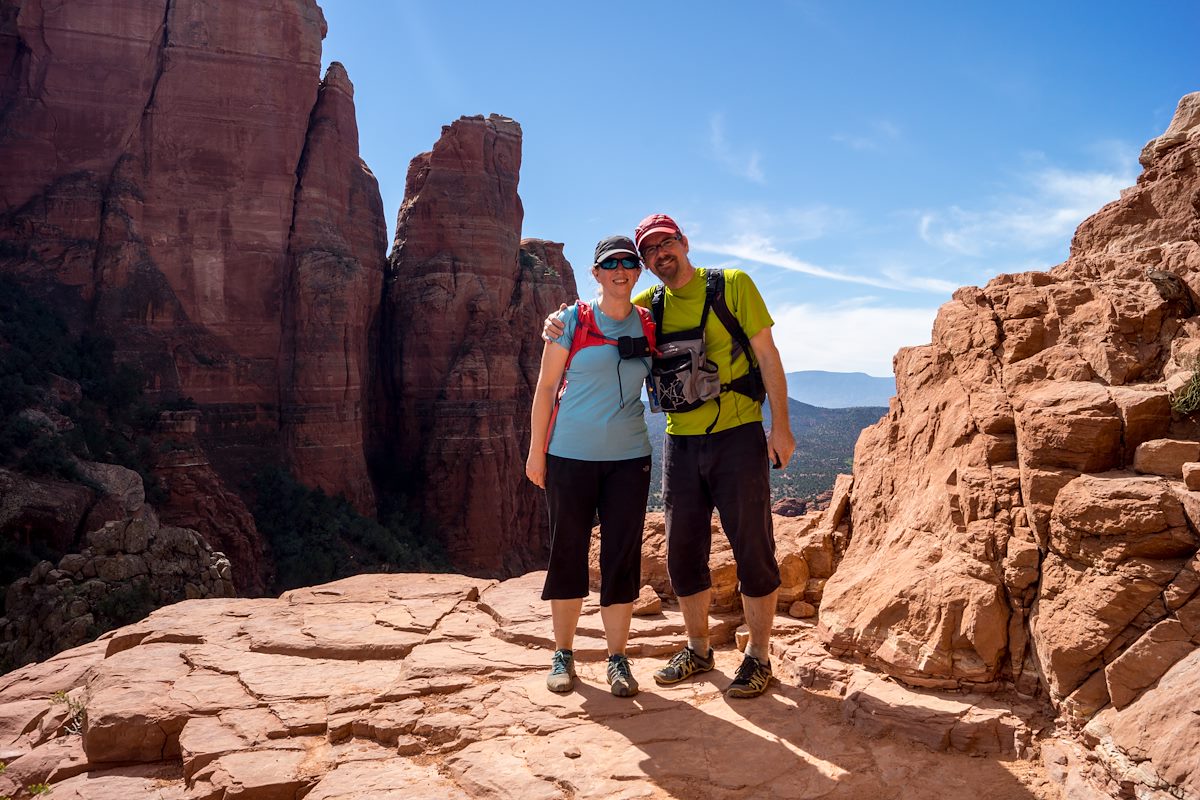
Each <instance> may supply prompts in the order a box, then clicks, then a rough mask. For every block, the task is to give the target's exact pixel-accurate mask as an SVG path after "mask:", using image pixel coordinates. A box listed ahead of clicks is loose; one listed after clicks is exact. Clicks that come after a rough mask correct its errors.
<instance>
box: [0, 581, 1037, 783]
mask: <svg viewBox="0 0 1200 800" xmlns="http://www.w3.org/2000/svg"><path fill="white" fill-rule="evenodd" d="M543 579H544V574H543V573H531V574H530V575H527V576H524V577H521V578H515V579H512V580H508V581H505V582H503V583H496V582H493V581H488V580H483V579H473V578H465V577H462V576H457V575H387V576H383V575H373V576H372V575H361V576H357V577H354V578H348V579H346V580H342V581H338V582H337V583H331V584H326V585H324V586H318V587H314V588H311V589H301V590H296V591H292V592H288V593H286V594H284V595H283V596H282V597H280V598H279V599H278V600H221V599H215V600H207V601H203V602H197V601H191V602H184V603H180V604H177V605H174V606H171V607H169V608H164V609H161V610H159V611H157V612H155V613H154V614H153V615H151V616H150V617H149V618H147V619H146V620H144V621H142V622H140V623H138V624H136V625H132V626H129V627H126V628H122V629H120V630H118V631H115V632H113V633H112V634H110V635H109V636H107V637H106V638H104V639H102V640H100V641H97V642H94V643H92V644H89V645H85V646H83V647H81V648H78V649H76V650H72V651H69V652H67V653H63V654H61V655H60V656H58V657H56V658H55V659H53V660H51V661H48V662H46V663H44V664H38V665H33V666H30V667H27V668H25V669H22V670H18V671H17V672H14V673H12V674H10V675H7V676H4V677H3V678H0V707H2V708H3V709H4V710H3V713H2V714H0V760H2V761H4V762H5V763H6V764H7V769H6V770H5V771H4V772H3V773H2V774H0V795H4V794H11V795H14V796H16V795H17V793H18V791H19V790H21V789H22V787H26V786H29V785H30V784H34V783H39V782H48V783H49V784H50V785H51V787H52V796H53V797H55V798H84V797H86V798H88V800H106V798H121V799H122V800H124V798H129V797H140V796H150V797H157V798H163V800H182V798H185V797H191V798H199V797H211V798H219V797H226V798H230V797H238V796H243V797H264V798H265V797H289V798H291V797H300V796H303V797H306V798H309V800H313V799H314V798H317V799H319V800H333V799H334V798H356V800H363V799H369V798H385V797H401V796H403V797H418V796H419V797H438V798H509V797H521V798H526V797H529V798H534V797H537V798H547V800H550V799H558V798H577V799H580V800H581V799H582V798H605V799H607V798H611V797H648V798H658V797H703V798H711V799H712V800H734V798H744V797H823V798H829V799H830V800H852V799H853V798H864V797H889V798H895V800H918V799H919V800H924V799H925V798H929V797H980V798H986V799H987V800H1057V798H1058V797H1059V795H1058V792H1057V790H1056V788H1055V787H1054V786H1052V785H1049V784H1048V782H1047V781H1046V779H1045V777H1044V773H1043V770H1042V769H1041V768H1040V767H1039V765H1038V764H1037V763H1036V762H1031V761H1018V760H1014V756H1016V755H1018V751H1019V752H1021V753H1026V754H1028V747H1029V744H1030V738H1031V732H1032V729H1031V727H1030V725H1029V724H1028V722H1027V721H1026V720H1023V719H1022V718H1020V717H1019V716H1018V714H1016V713H1014V712H1013V711H1012V710H1008V709H1004V708H1001V707H998V706H997V705H996V704H992V703H989V702H988V701H987V699H986V698H978V697H970V696H964V697H960V698H953V699H949V700H946V701H944V702H940V703H939V702H935V701H934V700H933V699H931V698H928V697H921V698H917V697H914V694H915V693H913V692H909V693H908V694H907V695H904V694H903V693H901V692H897V691H895V689H894V685H890V682H885V681H880V680H874V681H872V680H870V678H869V676H862V675H859V674H854V675H852V680H853V683H852V691H853V695H854V700H853V701H852V702H853V706H852V707H853V708H854V709H857V710H856V711H855V712H854V715H853V716H852V717H845V716H843V708H844V707H846V706H845V704H844V703H843V702H840V701H839V692H838V691H836V690H825V689H822V688H819V687H816V686H813V687H812V688H809V689H800V688H797V686H796V685H795V683H794V682H793V681H792V680H790V679H789V680H786V681H783V682H780V683H776V684H775V685H773V686H772V688H771V689H770V690H769V691H768V693H767V695H766V696H764V697H761V698H758V699H756V700H753V701H746V702H745V703H740V704H737V703H735V702H733V701H728V700H726V699H725V698H724V696H723V695H722V693H721V692H722V690H723V688H724V686H725V685H726V683H727V682H728V680H729V679H730V677H731V676H732V674H733V672H734V670H735V669H736V667H737V664H738V661H739V659H740V654H739V653H738V652H737V651H736V650H734V649H733V648H732V647H731V646H730V644H729V642H730V640H731V639H732V635H733V627H734V625H736V623H737V621H738V619H737V618H736V617H731V616H729V615H717V616H713V617H712V618H711V625H712V631H713V634H714V644H715V645H716V646H717V648H718V649H717V653H716V665H717V666H716V670H714V671H713V672H710V673H706V674H705V675H704V676H701V677H700V678H698V679H693V680H690V681H685V682H683V683H680V684H678V685H676V686H671V687H656V686H654V685H653V682H652V681H651V680H650V675H649V673H650V671H651V670H652V669H655V668H657V667H658V666H660V665H661V664H662V663H663V657H664V655H665V653H667V652H670V651H672V650H674V649H675V648H677V647H678V646H679V643H680V641H681V638H682V630H683V625H682V619H681V616H680V614H679V612H678V611H676V610H673V609H670V608H668V609H666V610H664V611H662V612H660V613H657V614H652V615H650V616H640V617H635V618H634V621H633V628H632V631H631V637H630V640H629V641H630V653H631V654H632V661H633V671H634V674H635V675H636V676H637V677H638V678H639V679H640V680H641V682H642V692H641V694H639V695H638V696H637V697H636V698H633V699H628V698H617V697H613V696H612V695H611V694H609V691H608V686H607V685H606V683H605V678H604V660H603V659H604V642H603V624H602V620H601V619H600V614H599V606H598V604H597V598H596V596H595V595H594V594H593V595H592V596H591V597H590V598H589V599H588V600H587V601H585V604H584V608H583V615H582V617H581V619H580V625H579V631H578V634H577V637H576V640H575V653H576V658H577V662H576V664H577V670H578V681H577V684H576V690H575V691H574V692H572V693H570V694H566V695H556V694H552V693H551V692H549V691H547V689H546V683H545V672H546V669H547V666H548V664H549V658H550V653H551V648H552V647H553V644H552V635H551V626H550V620H549V618H548V615H547V604H546V603H544V602H542V601H540V600H538V599H537V597H538V593H539V591H540V585H541V581H542V580H543ZM778 626H779V629H780V632H781V634H782V635H781V637H780V638H781V640H782V638H784V635H785V636H786V638H788V639H790V640H792V641H794V642H795V643H794V644H792V645H788V646H787V649H788V650H795V651H796V652H797V653H801V654H802V653H804V652H808V651H807V650H806V649H805V648H806V647H807V648H811V647H816V644H815V642H814V641H813V640H812V632H813V628H812V626H811V625H809V624H807V623H804V622H799V621H795V620H788V619H786V618H783V617H780V618H778ZM804 642H807V644H804ZM781 647H782V645H781ZM774 655H775V657H776V659H777V661H776V663H777V664H778V665H779V666H780V668H781V669H783V668H784V667H785V664H787V663H790V662H791V661H792V659H791V657H790V656H788V655H787V654H785V652H784V649H777V650H776V651H775V653H774ZM826 660H827V661H829V659H828V655H827V654H826ZM825 669H826V672H830V671H832V670H833V669H835V665H831V664H828V663H827V664H826V665H825ZM906 703H907V704H908V705H907V706H905V704H906ZM906 707H907V708H908V709H909V711H908V713H907V714H906V713H905V708H906ZM892 731H894V732H896V733H897V734H901V733H903V734H912V733H917V734H919V735H920V739H921V741H922V742H923V743H925V744H926V745H928V747H926V746H923V745H922V744H914V743H912V742H911V741H909V740H908V739H907V738H906V737H905V736H901V735H893V736H888V737H886V738H880V736H879V734H880V733H881V732H892ZM930 748H932V749H933V750H937V751H940V752H931V749H930ZM967 754H971V755H974V756H977V757H974V758H972V757H969V756H968V755H967ZM1001 755H1003V756H1004V757H1005V760H1004V761H999V760H996V757H997V756H1001ZM718 762H719V766H715V765H717V764H718Z"/></svg>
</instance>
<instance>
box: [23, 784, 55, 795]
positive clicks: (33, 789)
mask: <svg viewBox="0 0 1200 800" xmlns="http://www.w3.org/2000/svg"><path fill="white" fill-rule="evenodd" d="M26 788H28V789H29V793H30V794H32V795H39V794H50V784H48V783H31V784H29V786H28V787H26Z"/></svg>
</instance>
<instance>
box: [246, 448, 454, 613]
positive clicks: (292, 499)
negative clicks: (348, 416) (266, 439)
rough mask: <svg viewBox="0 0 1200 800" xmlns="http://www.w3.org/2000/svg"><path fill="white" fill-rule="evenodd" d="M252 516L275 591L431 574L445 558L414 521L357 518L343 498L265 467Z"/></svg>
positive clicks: (399, 516)
mask: <svg viewBox="0 0 1200 800" xmlns="http://www.w3.org/2000/svg"><path fill="white" fill-rule="evenodd" d="M253 493H254V503H253V508H252V510H253V513H254V521H255V523H256V524H257V526H258V529H259V531H261V532H262V534H263V535H264V536H265V537H266V538H267V541H269V542H270V544H271V551H272V553H273V554H274V557H275V574H276V587H275V588H276V589H277V590H278V591H284V590H286V589H295V588H297V587H300V586H311V585H313V584H318V583H326V582H328V581H332V580H337V579H338V578H345V577H347V576H350V575H357V574H359V573H363V572H411V571H416V572H437V571H443V570H444V569H445V568H446V566H445V564H446V559H445V556H444V554H443V553H442V551H441V548H440V546H439V545H438V544H436V543H435V542H434V541H433V540H432V538H431V537H422V536H420V535H419V533H417V532H416V525H415V524H414V522H413V521H412V520H411V519H410V518H408V517H406V516H404V515H403V514H399V513H391V514H389V515H388V516H387V517H386V518H385V519H386V521H385V522H382V523H381V522H377V521H376V520H373V519H369V518H367V517H364V516H362V515H360V514H359V513H358V512H357V511H355V510H354V506H352V505H351V504H350V502H349V501H348V500H346V499H345V498H344V497H330V496H328V495H326V494H325V493H324V492H322V491H321V490H319V489H309V488H308V487H306V486H303V485H302V484H300V483H299V482H298V481H296V479H295V478H293V477H292V476H291V474H289V473H288V472H287V471H286V470H283V469H279V468H271V469H266V470H263V471H262V472H260V473H258V474H257V475H256V476H255V477H254V480H253Z"/></svg>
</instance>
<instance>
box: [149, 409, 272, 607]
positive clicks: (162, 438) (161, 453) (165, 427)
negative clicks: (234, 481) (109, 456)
mask: <svg viewBox="0 0 1200 800" xmlns="http://www.w3.org/2000/svg"><path fill="white" fill-rule="evenodd" d="M199 418H200V412H199V411H164V412H163V413H162V414H160V415H159V421H158V428H157V430H156V431H155V435H154V443H155V458H154V476H155V477H156V478H158V480H159V483H160V485H161V486H162V488H163V489H164V491H165V493H166V499H165V500H164V501H163V502H162V503H160V504H159V505H158V506H157V508H156V510H157V512H158V517H159V519H160V520H161V521H162V522H163V524H165V525H171V526H174V527H177V528H189V529H191V530H194V531H196V532H197V533H199V534H200V536H201V537H203V538H204V541H205V542H207V543H208V545H209V546H210V547H211V548H212V549H213V550H216V551H218V552H220V553H223V554H224V555H225V557H226V558H228V559H229V563H230V566H231V568H232V570H233V585H234V588H235V589H236V590H237V592H238V594H240V595H242V596H252V597H256V596H261V595H263V594H266V593H267V590H268V588H269V587H270V586H271V584H272V581H274V579H275V571H274V568H273V564H274V562H273V561H272V559H271V557H270V553H269V548H268V547H267V542H266V539H265V538H264V537H263V535H262V534H261V533H260V532H259V530H258V526H257V525H255V523H254V517H253V516H252V515H251V514H250V510H249V509H248V508H246V504H245V503H243V502H242V499H241V498H240V497H238V496H237V495H236V494H234V493H233V492H232V491H230V489H229V488H228V487H227V486H226V485H225V482H224V481H222V480H221V477H220V476H219V475H217V473H216V470H214V469H213V468H212V465H211V464H210V463H209V460H208V456H207V455H206V454H205V452H204V449H203V448H202V447H200V445H199V443H198V442H197V441H196V427H197V422H198V421H199Z"/></svg>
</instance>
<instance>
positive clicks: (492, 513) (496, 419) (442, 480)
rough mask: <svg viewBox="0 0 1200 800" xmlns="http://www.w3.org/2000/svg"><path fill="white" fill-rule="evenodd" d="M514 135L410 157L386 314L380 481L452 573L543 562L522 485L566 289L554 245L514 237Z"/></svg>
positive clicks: (484, 129)
mask: <svg viewBox="0 0 1200 800" xmlns="http://www.w3.org/2000/svg"><path fill="white" fill-rule="evenodd" d="M520 165H521V128H520V126H519V125H518V124H517V123H516V122H514V121H512V120H510V119H507V118H505V117H500V116H496V115H492V116H490V117H488V118H487V119H484V118H483V117H463V118H461V119H459V120H458V121H457V122H455V123H454V124H452V125H449V126H446V127H445V128H443V129H442V136H441V138H440V139H439V140H438V142H437V144H436V145H434V148H433V150H432V151H431V152H429V153H424V154H421V155H419V156H417V157H416V158H414V159H413V161H412V164H411V165H410V167H409V171H408V182H407V186H406V188H405V199H404V204H403V206H402V207H401V209H400V215H399V219H398V221H397V224H396V238H395V246H394V249H393V250H392V254H391V257H390V267H389V272H388V282H387V286H386V288H385V296H384V307H383V311H382V338H381V344H380V354H381V365H382V366H381V370H380V377H379V380H380V383H379V387H378V392H377V396H378V397H379V398H380V401H379V404H378V405H379V413H378V430H379V444H380V446H381V450H380V458H379V462H383V461H386V460H388V459H394V460H396V461H398V462H399V464H400V466H399V468H398V469H395V470H393V471H392V472H391V473H390V474H388V475H383V474H380V475H379V476H378V477H379V478H380V480H381V485H383V483H384V482H386V481H389V480H390V481H391V483H390V487H391V491H394V492H397V493H404V494H407V495H408V496H409V497H410V498H412V499H413V501H415V503H417V504H418V505H419V507H420V510H421V512H422V517H423V518H424V520H425V521H426V522H427V523H430V524H431V525H432V526H434V529H435V530H436V531H437V532H438V535H439V536H440V537H441V539H442V540H443V541H444V542H445V544H446V547H447V551H448V553H449V555H450V558H451V560H452V561H453V563H455V564H456V565H457V566H458V567H459V568H460V569H463V570H466V571H471V572H480V573H487V574H505V575H512V574H517V573H520V572H524V571H526V570H529V569H534V568H538V567H540V566H544V564H545V558H546V554H547V547H548V530H547V525H546V521H545V518H544V513H545V512H544V501H543V500H542V497H541V492H540V491H539V490H538V489H537V488H536V487H535V486H533V485H532V484H531V483H529V481H527V480H526V479H525V477H524V471H523V466H522V465H523V464H524V459H525V452H526V449H527V447H528V442H529V421H528V420H529V407H530V404H531V402H532V398H533V387H534V384H535V382H536V379H537V371H538V364H539V362H540V359H541V345H542V343H541V340H540V338H538V336H537V332H538V331H539V330H540V320H541V319H542V318H543V317H544V316H545V315H546V313H548V311H549V310H551V309H554V308H557V307H558V304H559V303H560V302H561V301H563V300H564V299H570V298H573V297H574V296H575V282H574V277H573V274H572V272H571V270H570V266H569V264H567V262H566V260H565V259H564V258H563V256H562V245H559V244H554V243H550V242H541V241H536V240H527V241H525V242H524V243H522V242H521V240H520V231H521V221H522V217H523V214H524V212H523V210H522V206H521V199H520V197H519V196H518V195H517V179H518V171H519V169H520Z"/></svg>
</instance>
